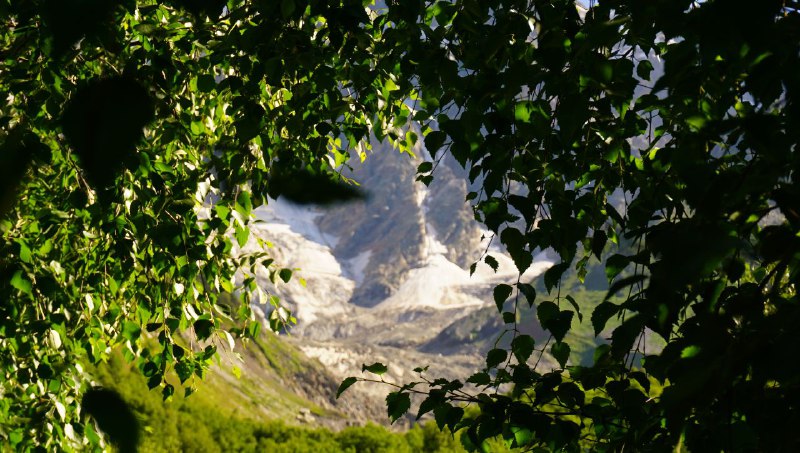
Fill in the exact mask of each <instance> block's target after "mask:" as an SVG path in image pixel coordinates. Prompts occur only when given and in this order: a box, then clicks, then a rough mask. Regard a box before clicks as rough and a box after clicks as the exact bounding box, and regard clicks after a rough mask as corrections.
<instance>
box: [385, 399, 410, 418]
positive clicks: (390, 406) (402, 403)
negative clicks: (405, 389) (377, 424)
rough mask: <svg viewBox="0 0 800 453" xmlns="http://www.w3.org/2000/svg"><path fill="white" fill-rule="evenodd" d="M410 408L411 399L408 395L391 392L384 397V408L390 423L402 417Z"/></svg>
mask: <svg viewBox="0 0 800 453" xmlns="http://www.w3.org/2000/svg"><path fill="white" fill-rule="evenodd" d="M410 407H411V398H410V397H409V396H408V393H402V392H392V393H390V394H389V395H388V396H386V408H387V410H388V412H389V418H390V419H391V420H392V423H394V422H396V421H397V419H398V418H400V417H402V416H403V415H404V414H405V413H406V412H408V409H409V408H410Z"/></svg>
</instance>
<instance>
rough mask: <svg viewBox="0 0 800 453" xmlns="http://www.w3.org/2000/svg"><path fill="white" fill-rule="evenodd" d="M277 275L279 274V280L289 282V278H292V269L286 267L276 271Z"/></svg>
mask: <svg viewBox="0 0 800 453" xmlns="http://www.w3.org/2000/svg"><path fill="white" fill-rule="evenodd" d="M278 275H279V276H280V278H281V280H283V282H284V283H289V280H291V279H292V270H291V269H286V268H284V269H281V270H280V271H279V272H278Z"/></svg>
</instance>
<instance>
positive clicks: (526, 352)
mask: <svg viewBox="0 0 800 453" xmlns="http://www.w3.org/2000/svg"><path fill="white" fill-rule="evenodd" d="M535 344H536V342H535V341H534V340H533V337H531V336H530V335H517V337H516V338H514V339H513V340H511V352H513V353H514V356H515V357H516V358H517V361H518V362H519V363H525V362H527V361H528V359H529V358H530V356H531V354H533V348H534V346H535Z"/></svg>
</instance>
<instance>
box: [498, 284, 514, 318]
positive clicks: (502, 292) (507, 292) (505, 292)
mask: <svg viewBox="0 0 800 453" xmlns="http://www.w3.org/2000/svg"><path fill="white" fill-rule="evenodd" d="M512 291H513V289H512V288H511V286H509V285H506V284H505V283H501V284H499V285H497V286H495V287H494V291H493V294H494V303H495V305H497V311H499V312H501V313H502V312H503V304H505V302H506V300H507V299H508V297H509V296H511V292H512Z"/></svg>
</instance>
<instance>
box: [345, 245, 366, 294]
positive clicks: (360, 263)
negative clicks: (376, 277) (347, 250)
mask: <svg viewBox="0 0 800 453" xmlns="http://www.w3.org/2000/svg"><path fill="white" fill-rule="evenodd" d="M371 257H372V250H367V251H364V252H361V253H359V254H358V255H356V256H355V257H354V258H350V259H349V260H345V263H344V269H345V275H346V276H347V277H349V278H350V279H352V280H353V281H354V282H356V286H358V285H361V284H362V283H364V271H365V270H366V268H367V264H369V260H370V258H371Z"/></svg>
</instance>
